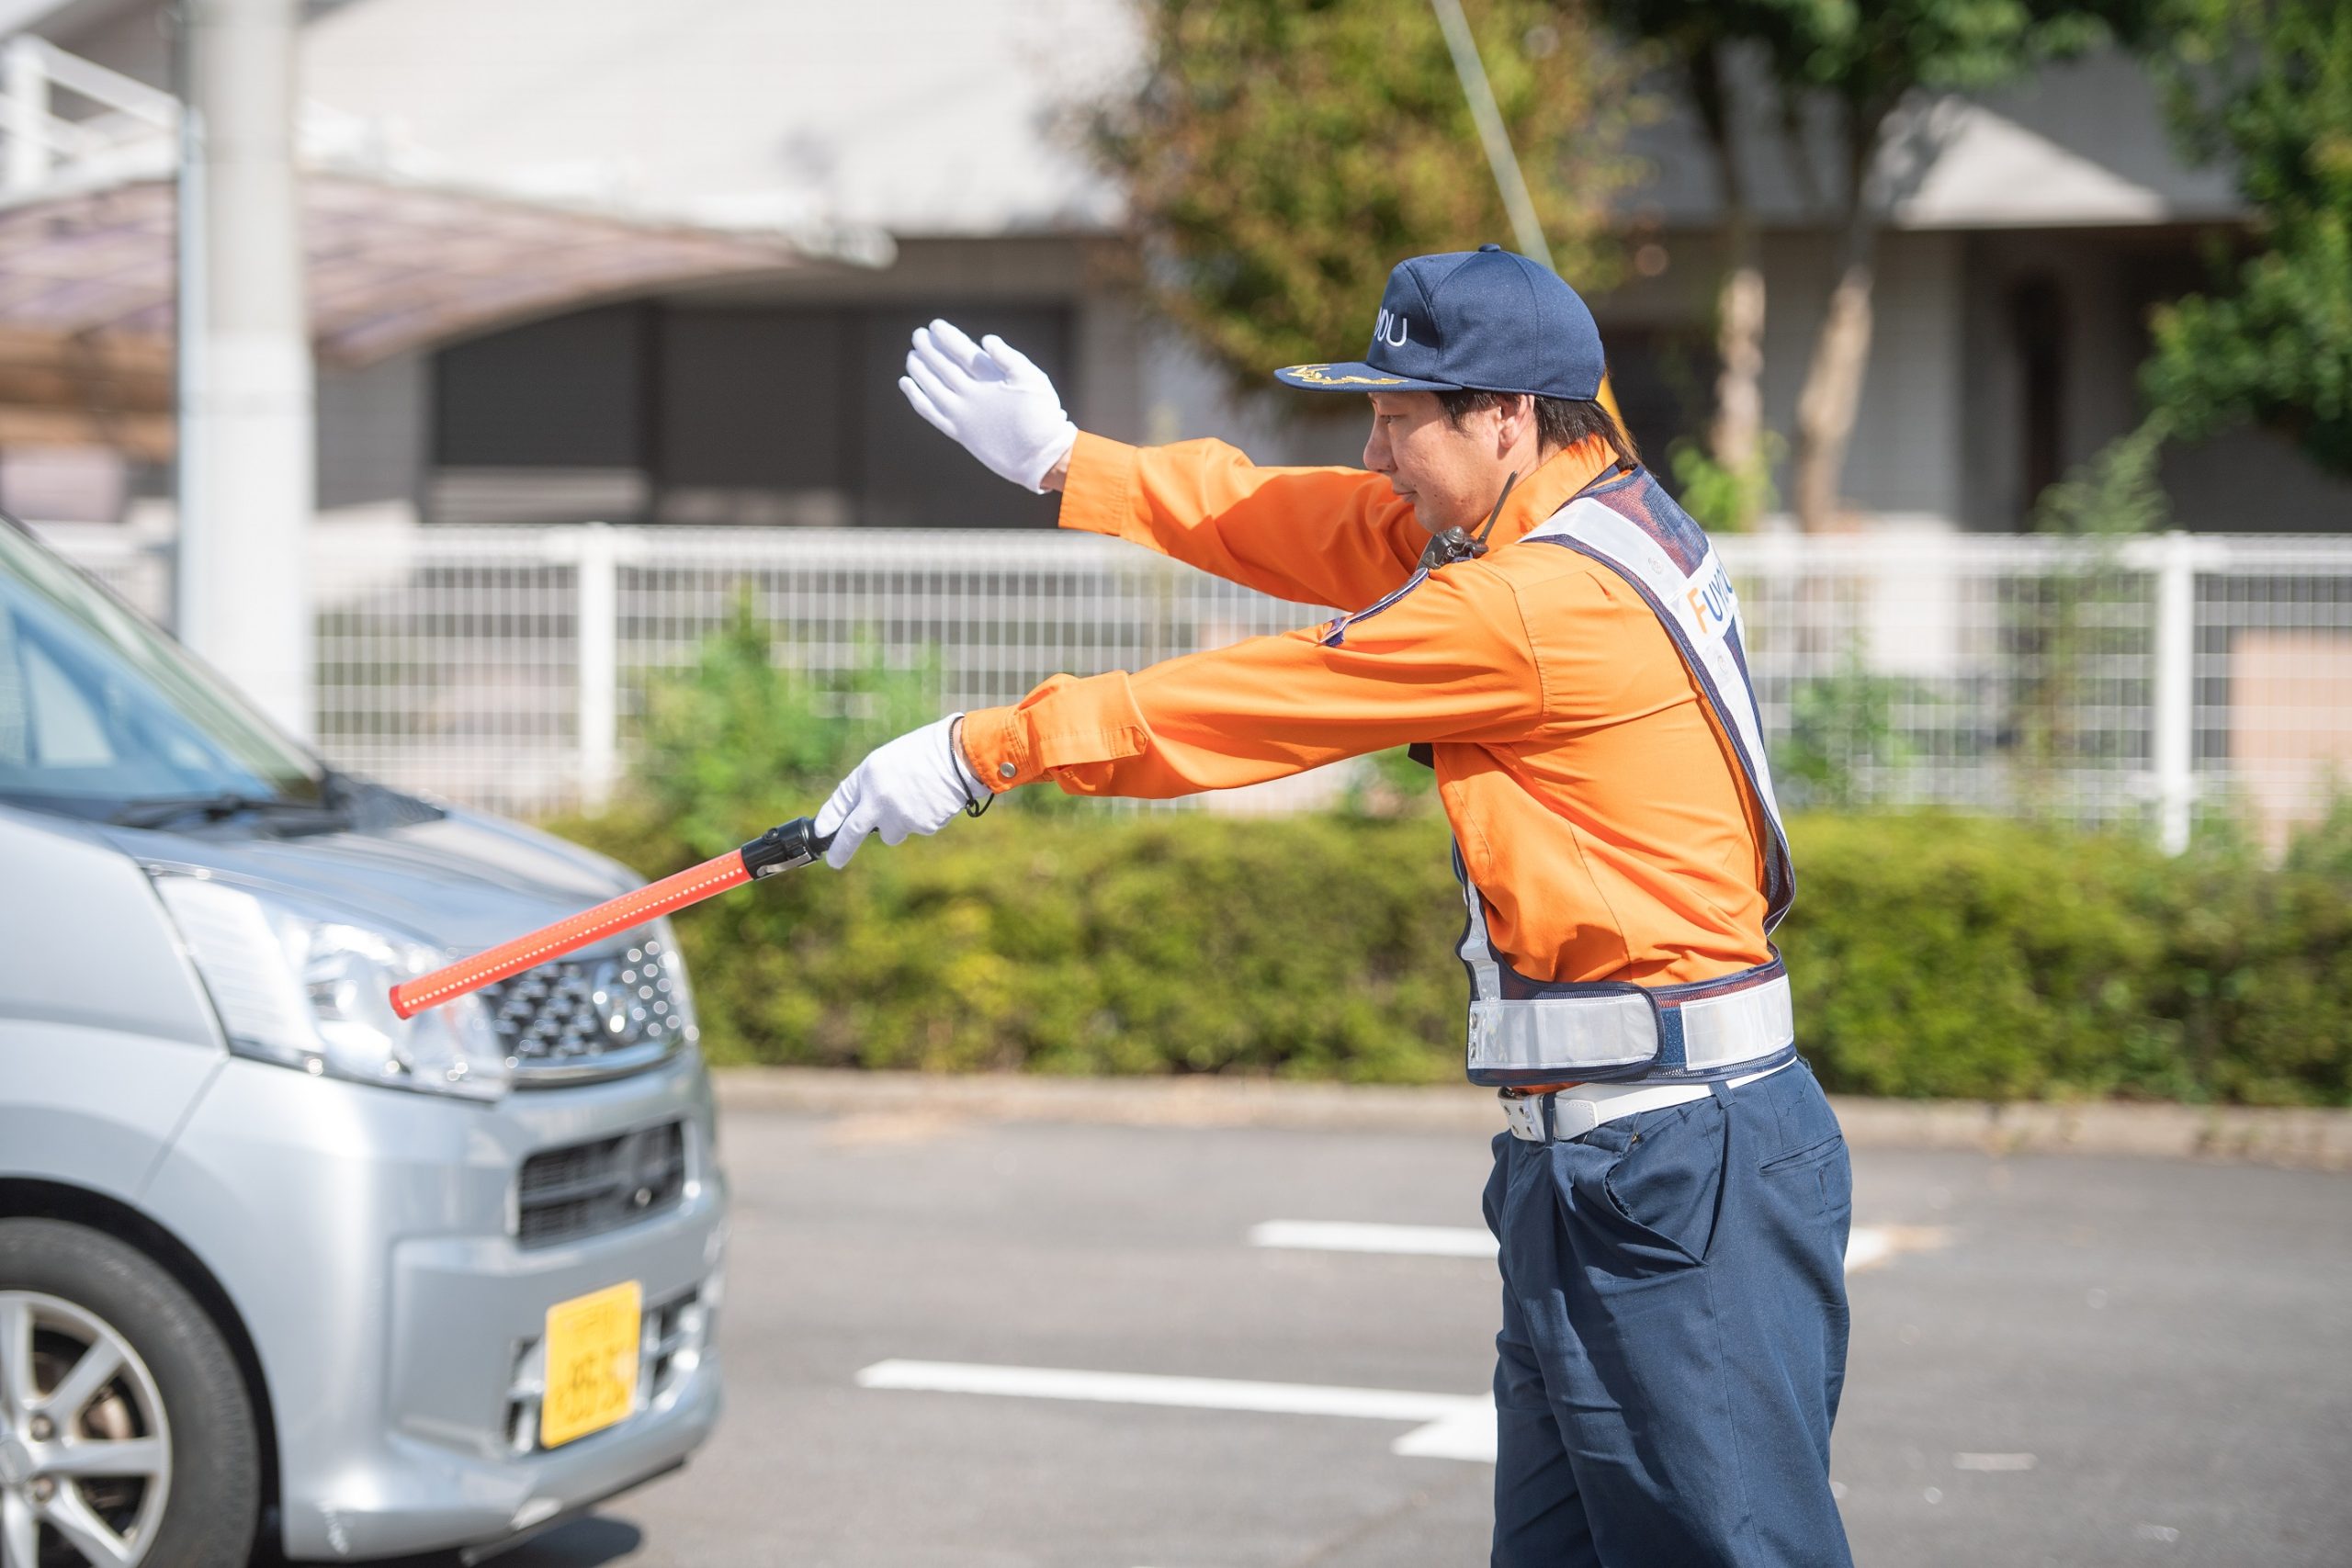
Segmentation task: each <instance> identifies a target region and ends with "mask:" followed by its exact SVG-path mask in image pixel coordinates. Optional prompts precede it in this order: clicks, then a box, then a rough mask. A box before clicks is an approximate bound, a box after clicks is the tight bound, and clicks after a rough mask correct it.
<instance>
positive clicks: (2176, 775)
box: [2149, 534, 2197, 855]
mask: <svg viewBox="0 0 2352 1568" xmlns="http://www.w3.org/2000/svg"><path fill="white" fill-rule="evenodd" d="M2160 549H2161V551H2162V554H2161V555H2160V556H2159V557H2158V558H2157V562H2156V628H2155V630H2156V637H2155V643H2156V649H2155V652H2156V668H2155V682H2154V686H2155V690H2154V706H2155V713H2154V723H2153V728H2154V731H2155V733H2154V736H2153V737H2151V743H2150V747H2149V750H2150V751H2151V752H2152V753H2153V755H2152V756H2151V758H2150V761H2152V762H2153V763H2154V773H2155V797H2156V836H2157V839H2158V841H2159V842H2161V843H2162V844H2163V846H2164V850H2165V853H2166V854H2175V855H2177V854H2178V853H2180V852H2182V851H2183V850H2186V849H2187V848H2188V829H2189V824H2190V820H2191V814H2192V809H2193V807H2195V806H2196V804H2197V751H2196V741H2197V541H2196V539H2195V538H2194V537H2192V536H2189V535H2187V534H2169V535H2166V536H2165V539H2164V541H2163V543H2162V545H2161V546H2160Z"/></svg>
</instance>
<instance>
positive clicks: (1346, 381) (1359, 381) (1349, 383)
mask: <svg viewBox="0 0 2352 1568" xmlns="http://www.w3.org/2000/svg"><path fill="white" fill-rule="evenodd" d="M1330 369H1331V367H1330V366H1329V365H1291V366H1286V367H1283V375H1285V376H1295V377H1297V378H1299V379H1300V380H1302V381H1307V382H1312V383H1313V384H1314V385H1316V386H1317V387H1401V386H1403V385H1404V384H1405V378H1404V377H1402V376H1334V375H1331V374H1330V373H1329V372H1330Z"/></svg>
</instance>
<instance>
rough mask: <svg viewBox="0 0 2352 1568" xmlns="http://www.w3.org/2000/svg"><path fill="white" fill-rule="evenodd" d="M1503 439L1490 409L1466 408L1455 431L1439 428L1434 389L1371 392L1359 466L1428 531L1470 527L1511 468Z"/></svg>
mask: <svg viewBox="0 0 2352 1568" xmlns="http://www.w3.org/2000/svg"><path fill="white" fill-rule="evenodd" d="M1505 434H1506V433H1505V432H1504V430H1503V429H1502V419H1501V411H1499V410H1497V409H1480V410H1474V411H1473V412H1470V413H1468V414H1465V415H1464V416H1463V420H1462V426H1461V428H1460V429H1458V430H1457V429H1455V428H1454V427H1453V425H1451V424H1449V423H1446V418H1445V410H1444V408H1443V407H1442V405H1441V404H1440V403H1439V402H1438V400H1437V394H1436V393H1435V392H1374V393H1373V394H1372V434H1371V436H1370V437H1369V438H1368V439H1366V441H1365V442H1364V444H1363V466H1364V467H1365V468H1370V469H1371V470H1372V471H1373V472H1374V473H1375V474H1379V475H1381V476H1383V477H1384V478H1385V479H1387V480H1388V485H1389V488H1390V489H1391V490H1394V491H1396V492H1397V494H1398V495H1400V496H1403V497H1405V498H1406V499H1407V500H1408V501H1410V502H1412V503H1413V515H1414V517H1415V518H1417V519H1418V520H1419V523H1420V525H1421V526H1422V527H1424V528H1426V529H1428V530H1429V531H1430V533H1432V534H1442V533H1443V532H1444V531H1445V530H1446V529H1448V528H1451V527H1453V526H1455V525H1460V526H1462V527H1464V528H1476V526H1477V525H1479V524H1481V523H1484V522H1485V521H1486V520H1487V513H1488V512H1489V511H1491V510H1492V509H1493V507H1494V504H1495V497H1496V496H1498V495H1499V494H1501V493H1502V488H1503V480H1504V479H1505V478H1506V477H1507V476H1508V475H1509V473H1510V468H1512V466H1513V465H1512V461H1511V459H1512V457H1513V456H1514V454H1513V453H1512V451H1511V449H1510V444H1509V443H1508V442H1506V440H1505V439H1504V435H1505Z"/></svg>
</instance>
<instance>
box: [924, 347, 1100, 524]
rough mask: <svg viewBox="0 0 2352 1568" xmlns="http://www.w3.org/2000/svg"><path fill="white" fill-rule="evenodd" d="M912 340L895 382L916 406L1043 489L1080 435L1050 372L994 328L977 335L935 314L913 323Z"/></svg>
mask: <svg viewBox="0 0 2352 1568" xmlns="http://www.w3.org/2000/svg"><path fill="white" fill-rule="evenodd" d="M914 344H915V346H914V352H913V353H911V354H910V355H907V373H906V374H905V375H904V376H901V377H899V390H900V391H902V392H904V393H906V395H907V401H909V402H910V403H912V404H914V406H915V412H917V413H919V414H921V415H922V416H923V418H925V419H927V420H929V421H931V423H933V425H935V426H937V427H938V428H939V430H940V431H941V432H942V433H943V434H946V435H948V436H949V437H951V438H953V439H954V440H956V442H958V443H960V444H961V445H962V446H963V448H964V450H966V451H967V452H969V453H970V454H971V455H972V456H973V457H978V459H979V460H980V461H981V462H982V463H985V464H986V465H988V467H989V469H990V470H991V471H992V472H994V473H996V474H998V475H1000V476H1001V477H1002V478H1004V479H1011V480H1012V482H1013V483H1014V484H1017V485H1024V486H1026V487H1027V488H1028V489H1029V490H1030V491H1033V492H1035V493H1036V494H1039V495H1042V494H1044V493H1045V486H1044V484H1043V483H1042V481H1043V480H1044V479H1045V477H1046V475H1047V474H1049V473H1052V472H1053V471H1054V467H1055V465H1056V464H1057V463H1059V462H1060V461H1061V460H1062V459H1063V458H1064V457H1069V449H1070V448H1071V447H1072V446H1075V445H1077V443H1078V426H1076V425H1075V424H1072V423H1070V421H1069V415H1068V414H1066V413H1064V412H1062V400H1061V396H1060V394H1058V393H1057V392H1056V391H1055V390H1054V383H1053V381H1052V379H1051V378H1048V377H1047V376H1046V373H1045V372H1044V371H1043V370H1040V369H1038V368H1037V367H1035V365H1033V364H1031V363H1030V362H1029V356H1028V355H1025V354H1023V353H1022V352H1021V351H1020V350H1019V349H1017V348H1015V347H1013V346H1012V344H1009V343H1007V342H1005V341H1004V340H1003V339H1002V338H1001V337H999V336H997V335H996V334H995V333H989V335H988V336H987V337H984V338H982V339H981V340H980V341H979V342H978V343H974V342H973V341H972V340H971V339H970V338H967V337H966V336H965V335H964V334H963V333H961V332H960V331H958V330H957V329H956V327H955V326H954V325H953V324H952V323H950V322H947V321H933V322H932V323H931V325H929V326H927V327H917V328H916V329H915V337H914Z"/></svg>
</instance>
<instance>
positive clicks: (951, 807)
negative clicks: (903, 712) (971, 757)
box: [817, 713, 989, 871]
mask: <svg viewBox="0 0 2352 1568" xmlns="http://www.w3.org/2000/svg"><path fill="white" fill-rule="evenodd" d="M961 717H963V715H962V714H960V713H959V714H950V715H949V716H947V717H945V718H943V719H941V720H940V721H939V722H938V723H936V724H926V725H924V726H923V727H922V728H921V729H916V730H910V731H909V732H908V733H906V734H904V735H901V736H899V738H898V739H896V740H888V741H885V742H883V743H882V744H881V745H879V746H876V748H875V749H874V750H872V751H870V752H868V753H867V754H866V758H865V761H863V762H860V763H859V764H858V765H857V771H856V772H854V773H851V774H850V776H849V777H847V778H845V779H843V780H842V783H841V787H840V788H838V789H836V790H834V791H833V795H832V798H831V799H830V800H828V801H826V802H825V808H824V809H823V810H821V811H820V812H818V813H817V833H818V836H819V837H820V838H821V837H823V836H824V835H826V834H828V833H830V834H831V835H832V839H833V841H832V844H831V847H830V848H828V849H827V850H826V851H825V863H826V864H827V865H830V866H831V867H832V868H833V869H834V870H835V871H839V870H840V869H841V868H842V867H843V866H845V865H847V864H848V863H849V858H850V856H852V855H854V854H855V853H857V846H858V845H860V844H862V843H864V842H865V836H866V835H867V834H868V833H879V834H881V835H882V841H883V842H884V843H886V844H902V843H904V842H906V840H907V835H909V834H910V833H936V832H938V831H939V830H940V829H942V828H944V827H946V826H947V824H948V823H950V822H953V821H954V820H955V819H956V813H957V812H958V811H961V810H963V809H964V807H967V806H968V805H970V804H972V803H973V802H975V801H983V802H984V801H986V800H987V799H988V797H989V789H988V786H987V785H986V784H982V783H980V781H979V780H978V778H977V777H975V776H974V775H973V773H972V769H971V764H970V763H968V762H967V761H965V760H964V749H963V748H962V747H961V746H958V745H956V741H955V729H956V720H957V719H959V718H961Z"/></svg>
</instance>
